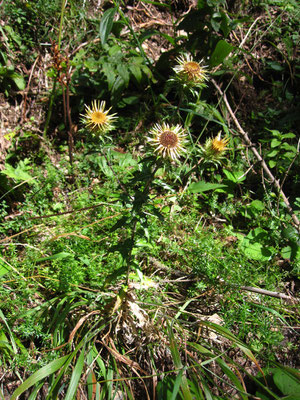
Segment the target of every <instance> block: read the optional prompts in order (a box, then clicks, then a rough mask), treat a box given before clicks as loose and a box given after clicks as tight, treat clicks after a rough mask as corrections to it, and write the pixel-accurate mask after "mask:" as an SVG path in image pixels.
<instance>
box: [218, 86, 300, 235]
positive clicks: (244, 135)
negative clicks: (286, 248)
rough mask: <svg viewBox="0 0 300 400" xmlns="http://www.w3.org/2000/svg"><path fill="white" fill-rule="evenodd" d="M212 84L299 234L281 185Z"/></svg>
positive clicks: (292, 212) (296, 218) (297, 225)
mask: <svg viewBox="0 0 300 400" xmlns="http://www.w3.org/2000/svg"><path fill="white" fill-rule="evenodd" d="M212 83H213V84H214V86H215V88H216V89H217V91H218V92H219V93H220V95H221V96H222V98H223V101H224V103H225V106H226V108H227V110H228V112H229V114H230V116H231V118H232V119H233V122H234V123H235V125H236V127H237V130H238V132H239V133H240V135H241V136H242V138H243V140H244V142H245V143H246V144H247V145H248V146H249V148H250V149H251V150H252V152H253V154H254V156H255V157H256V159H257V160H258V161H259V162H260V163H261V165H262V168H263V170H264V171H265V173H266V175H267V176H268V177H269V178H270V180H271V184H273V185H274V186H275V188H276V190H277V191H278V193H279V194H280V196H281V197H282V200H283V201H284V203H285V205H286V207H287V210H288V212H289V214H290V216H291V217H292V220H293V222H294V224H295V225H296V228H297V230H298V231H299V232H300V222H299V219H298V217H297V215H296V214H295V213H294V211H293V209H292V207H291V205H290V202H289V200H288V198H287V197H286V195H285V194H284V192H283V191H282V188H281V184H280V181H279V180H278V179H276V178H275V177H274V175H273V174H272V172H271V171H270V169H269V167H268V166H267V164H266V162H265V160H264V159H263V158H262V157H261V155H260V154H259V152H258V151H257V149H256V147H255V145H254V144H253V143H252V142H251V140H250V138H249V136H248V134H247V133H246V132H245V131H244V129H243V128H242V127H241V125H240V123H239V121H238V119H237V118H236V116H235V115H234V112H233V111H232V108H231V107H230V104H229V102H228V100H227V97H226V94H225V92H223V91H222V90H221V88H220V86H219V85H218V84H217V83H216V82H215V81H214V80H213V79H212Z"/></svg>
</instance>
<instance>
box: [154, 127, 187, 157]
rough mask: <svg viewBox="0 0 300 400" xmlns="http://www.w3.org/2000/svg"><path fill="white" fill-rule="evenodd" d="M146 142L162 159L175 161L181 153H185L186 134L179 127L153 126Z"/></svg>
mask: <svg viewBox="0 0 300 400" xmlns="http://www.w3.org/2000/svg"><path fill="white" fill-rule="evenodd" d="M149 135H150V137H148V138H147V140H148V142H150V143H151V144H152V146H154V147H155V150H154V151H156V152H157V153H158V154H159V155H161V156H162V157H163V158H167V157H169V158H171V159H172V160H174V161H176V160H178V158H179V157H180V154H181V153H184V152H186V150H185V148H184V142H185V140H186V134H185V131H184V129H183V128H182V127H181V126H180V125H172V126H170V125H169V124H166V123H164V122H163V123H162V124H161V125H160V124H155V125H154V127H153V128H152V129H151V130H150V132H149Z"/></svg>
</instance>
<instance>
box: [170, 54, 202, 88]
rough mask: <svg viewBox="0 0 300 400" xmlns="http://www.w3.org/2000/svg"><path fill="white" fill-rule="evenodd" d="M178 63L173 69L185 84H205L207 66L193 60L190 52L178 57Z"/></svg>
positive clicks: (199, 85)
mask: <svg viewBox="0 0 300 400" xmlns="http://www.w3.org/2000/svg"><path fill="white" fill-rule="evenodd" d="M176 62H177V63H178V64H177V65H176V66H175V67H174V68H173V70H174V71H175V72H176V74H177V77H178V78H179V80H180V81H182V83H183V84H186V85H188V86H198V87H203V86H205V81H206V80H207V79H208V78H207V68H206V67H205V66H202V65H201V63H198V62H197V61H194V60H193V57H192V56H191V55H189V54H184V55H181V56H179V57H177V58H176Z"/></svg>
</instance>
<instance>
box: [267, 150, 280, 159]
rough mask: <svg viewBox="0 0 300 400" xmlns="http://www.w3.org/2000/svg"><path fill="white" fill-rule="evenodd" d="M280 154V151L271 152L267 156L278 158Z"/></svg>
mask: <svg viewBox="0 0 300 400" xmlns="http://www.w3.org/2000/svg"><path fill="white" fill-rule="evenodd" d="M278 153H279V150H273V151H270V152H269V153H268V154H267V156H268V157H276V156H277V154H278Z"/></svg>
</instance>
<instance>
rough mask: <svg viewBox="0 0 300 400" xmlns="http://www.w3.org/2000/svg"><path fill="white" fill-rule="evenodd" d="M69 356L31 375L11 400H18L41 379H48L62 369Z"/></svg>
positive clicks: (52, 362)
mask: <svg viewBox="0 0 300 400" xmlns="http://www.w3.org/2000/svg"><path fill="white" fill-rule="evenodd" d="M68 358H69V355H67V356H64V357H61V358H58V359H57V360H54V361H51V362H50V363H49V364H47V365H45V366H44V367H43V368H41V369H39V370H38V371H36V372H35V373H34V374H33V375H31V376H30V377H29V378H28V379H26V381H24V382H23V383H22V384H21V385H20V386H19V387H18V388H17V389H16V390H15V391H14V392H13V394H12V397H11V398H10V400H15V399H17V397H18V396H20V395H21V394H22V393H24V392H26V390H28V389H29V388H30V387H31V386H34V385H35V384H36V383H38V382H39V381H40V380H41V379H44V378H46V377H47V376H49V375H51V374H53V373H54V372H56V371H57V370H58V369H59V368H61V367H62V366H63V365H64V363H65V362H66V361H67V360H68Z"/></svg>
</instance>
